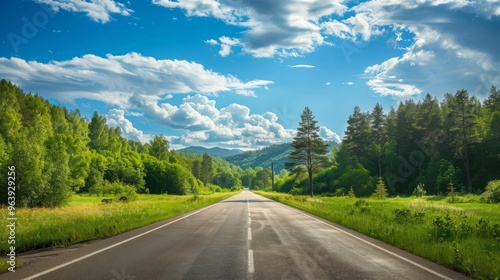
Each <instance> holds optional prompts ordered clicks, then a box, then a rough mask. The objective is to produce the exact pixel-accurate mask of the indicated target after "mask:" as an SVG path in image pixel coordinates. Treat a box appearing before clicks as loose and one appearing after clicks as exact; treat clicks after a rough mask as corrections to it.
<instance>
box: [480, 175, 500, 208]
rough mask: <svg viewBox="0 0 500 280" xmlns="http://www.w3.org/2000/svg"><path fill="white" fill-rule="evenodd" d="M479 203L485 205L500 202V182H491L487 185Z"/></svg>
mask: <svg viewBox="0 0 500 280" xmlns="http://www.w3.org/2000/svg"><path fill="white" fill-rule="evenodd" d="M481 201H482V202H485V203H498V202H500V180H493V181H490V182H489V183H488V185H487V186H486V190H485V192H483V193H482V194H481Z"/></svg>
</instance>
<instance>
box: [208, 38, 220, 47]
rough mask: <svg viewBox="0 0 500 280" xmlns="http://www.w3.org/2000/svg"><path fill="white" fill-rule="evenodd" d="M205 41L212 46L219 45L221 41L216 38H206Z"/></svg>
mask: <svg viewBox="0 0 500 280" xmlns="http://www.w3.org/2000/svg"><path fill="white" fill-rule="evenodd" d="M205 43H206V44H209V45H212V46H215V45H218V44H219V43H217V41H216V40H214V39H209V40H205Z"/></svg>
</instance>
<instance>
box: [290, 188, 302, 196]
mask: <svg viewBox="0 0 500 280" xmlns="http://www.w3.org/2000/svg"><path fill="white" fill-rule="evenodd" d="M289 193H290V194H291V195H301V194H303V193H304V190H302V189H301V188H296V187H294V188H292V189H291V190H290V192H289Z"/></svg>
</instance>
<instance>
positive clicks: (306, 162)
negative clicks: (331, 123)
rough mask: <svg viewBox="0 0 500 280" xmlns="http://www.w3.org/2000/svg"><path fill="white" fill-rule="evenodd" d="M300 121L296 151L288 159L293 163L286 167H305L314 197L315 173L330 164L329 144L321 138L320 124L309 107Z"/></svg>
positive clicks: (295, 144)
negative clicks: (328, 155)
mask: <svg viewBox="0 0 500 280" xmlns="http://www.w3.org/2000/svg"><path fill="white" fill-rule="evenodd" d="M300 119H301V121H300V123H299V127H298V128H297V134H296V136H295V137H294V138H293V142H292V147H293V148H294V149H295V150H293V151H292V152H290V154H289V156H288V157H289V159H290V160H291V161H290V162H286V163H285V167H286V168H288V169H297V168H300V167H305V168H306V169H307V173H308V175H309V191H310V194H311V196H313V195H314V191H313V180H312V177H313V173H314V172H315V171H316V170H318V169H321V168H322V167H324V166H326V164H327V162H328V157H327V156H326V154H327V147H328V144H326V143H325V141H323V139H321V137H320V136H319V127H318V126H317V123H318V122H317V121H316V120H315V119H314V116H313V113H312V111H311V110H310V109H309V108H308V107H305V109H304V111H303V112H302V115H300Z"/></svg>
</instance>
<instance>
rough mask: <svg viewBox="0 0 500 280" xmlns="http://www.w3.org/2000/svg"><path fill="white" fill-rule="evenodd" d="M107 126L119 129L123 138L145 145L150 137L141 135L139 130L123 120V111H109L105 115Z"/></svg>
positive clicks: (126, 120) (125, 119)
mask: <svg viewBox="0 0 500 280" xmlns="http://www.w3.org/2000/svg"><path fill="white" fill-rule="evenodd" d="M106 119H107V122H108V125H111V126H115V127H119V128H120V129H121V131H122V133H123V136H125V137H127V138H129V139H132V140H135V141H140V142H142V143H146V142H148V141H149V140H151V138H152V137H151V135H146V134H144V133H142V131H141V130H138V129H137V128H135V127H134V126H133V125H132V123H131V122H130V121H129V120H128V119H127V118H125V111H123V110H120V109H111V110H109V112H108V114H107V115H106Z"/></svg>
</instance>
